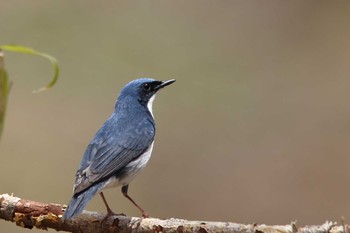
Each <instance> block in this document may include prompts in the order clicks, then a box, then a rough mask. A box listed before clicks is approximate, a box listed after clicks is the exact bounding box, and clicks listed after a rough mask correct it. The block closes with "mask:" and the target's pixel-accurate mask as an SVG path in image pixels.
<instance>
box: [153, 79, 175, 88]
mask: <svg viewBox="0 0 350 233" xmlns="http://www.w3.org/2000/svg"><path fill="white" fill-rule="evenodd" d="M175 81H176V80H175V79H170V80H167V81H163V82H162V83H161V84H160V85H159V86H157V87H156V89H157V90H159V89H162V88H163V87H166V86H168V85H170V84H172V83H174V82H175Z"/></svg>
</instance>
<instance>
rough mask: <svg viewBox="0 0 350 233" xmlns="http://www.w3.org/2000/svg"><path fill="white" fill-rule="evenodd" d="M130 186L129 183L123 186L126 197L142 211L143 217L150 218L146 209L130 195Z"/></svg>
mask: <svg viewBox="0 0 350 233" xmlns="http://www.w3.org/2000/svg"><path fill="white" fill-rule="evenodd" d="M128 188H129V185H125V186H123V187H122V193H123V195H124V197H126V198H128V199H129V200H130V201H131V202H132V203H133V204H134V205H135V206H136V207H137V208H138V209H139V210H140V211H141V213H142V217H144V218H148V217H149V215H148V213H147V212H146V211H145V210H144V209H142V208H141V207H140V206H139V205H138V204H136V202H135V201H134V200H133V199H132V198H131V197H130V196H129V195H128Z"/></svg>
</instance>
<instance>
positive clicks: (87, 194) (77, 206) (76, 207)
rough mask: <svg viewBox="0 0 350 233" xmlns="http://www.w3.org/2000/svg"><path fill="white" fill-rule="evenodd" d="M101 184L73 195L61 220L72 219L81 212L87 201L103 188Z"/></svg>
mask: <svg viewBox="0 0 350 233" xmlns="http://www.w3.org/2000/svg"><path fill="white" fill-rule="evenodd" d="M103 185H104V184H103V183H99V184H96V185H93V186H90V187H89V188H88V189H86V190H84V191H82V192H80V193H77V194H74V195H73V197H72V199H71V200H70V202H69V204H68V206H67V209H66V210H65V211H64V214H63V217H62V219H63V220H65V219H72V218H74V217H76V216H77V215H79V214H81V212H83V210H84V208H85V207H86V205H87V204H88V203H89V201H90V200H91V199H92V198H93V196H95V195H96V193H97V192H99V191H101V189H102V188H103Z"/></svg>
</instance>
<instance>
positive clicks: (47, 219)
mask: <svg viewBox="0 0 350 233" xmlns="http://www.w3.org/2000/svg"><path fill="white" fill-rule="evenodd" d="M65 208H66V206H65V205H59V204H46V203H40V202H36V201H30V200H24V199H21V198H18V197H14V196H11V195H8V194H1V195H0V219H4V220H7V221H10V222H14V223H16V225H18V226H20V227H24V228H30V229H32V228H34V227H36V228H39V229H44V230H47V229H48V228H52V229H55V230H57V231H68V232H73V233H78V232H79V233H102V232H104V233H117V232H118V233H119V232H123V233H124V232H130V233H131V232H133V233H149V232H157V233H159V232H164V233H167V232H179V233H192V232H200V233H207V232H235V233H250V232H251V233H274V232H276V233H277V232H278V233H287V232H288V233H297V232H298V233H313V232H315V233H316V232H317V233H322V232H324V233H329V232H331V233H337V232H349V230H350V227H349V226H348V225H337V224H336V223H332V222H326V223H324V224H322V225H319V226H306V227H302V228H297V226H296V224H295V223H291V224H288V225H284V226H267V225H264V224H261V225H258V224H246V225H245V224H238V223H230V222H210V221H188V220H184V219H175V218H171V219H166V220H162V219H157V218H137V217H126V216H112V217H109V218H108V219H105V220H104V217H105V215H104V214H101V213H96V212H88V211H84V212H83V213H82V214H81V215H80V216H79V217H77V218H76V219H75V220H68V221H67V220H66V221H62V220H61V217H62V214H63V211H64V209H65Z"/></svg>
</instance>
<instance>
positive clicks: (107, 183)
mask: <svg viewBox="0 0 350 233" xmlns="http://www.w3.org/2000/svg"><path fill="white" fill-rule="evenodd" d="M173 82H175V80H174V79H172V80H168V81H156V80H154V79H149V78H141V79H136V80H134V81H131V82H130V83H128V84H127V85H126V86H125V87H124V88H123V90H122V91H121V93H120V95H119V97H118V99H117V102H116V104H115V110H114V112H113V113H112V115H111V116H110V117H109V118H108V119H107V121H106V122H105V123H104V124H103V125H102V127H101V128H100V129H99V130H98V132H97V133H96V135H95V137H94V138H93V139H92V141H91V142H90V144H89V145H88V146H87V148H86V150H85V153H84V156H83V159H82V160H81V162H80V165H79V168H78V170H77V172H76V180H75V184H74V187H73V193H74V194H73V197H72V199H71V200H70V202H69V204H68V206H67V208H66V210H65V212H64V214H63V217H62V219H72V218H74V217H76V216H77V215H79V214H80V213H81V212H83V210H84V208H85V206H86V205H87V204H88V202H89V201H90V200H91V199H92V197H93V196H95V195H96V194H97V193H99V194H100V195H101V197H102V200H103V202H104V204H105V206H106V208H107V216H106V217H108V216H110V215H113V214H114V213H113V211H112V210H111V209H110V208H109V206H108V204H107V201H106V199H105V197H104V195H103V192H102V190H103V189H105V188H110V187H115V186H122V189H121V191H122V193H123V195H124V196H125V197H126V198H128V199H129V200H130V201H131V202H132V203H133V204H134V205H135V206H136V207H137V208H138V209H139V210H140V211H141V212H142V216H143V217H148V214H147V212H146V211H145V210H144V209H142V208H141V207H140V206H139V205H138V204H136V202H135V201H134V200H133V199H132V198H131V197H130V196H129V195H128V187H129V183H130V182H131V181H132V180H133V179H134V178H135V176H136V175H137V174H138V173H139V172H140V171H141V170H142V169H143V168H144V167H145V166H146V164H147V162H148V160H149V159H150V157H151V153H152V149H153V143H154V136H155V131H156V128H155V122H154V118H153V113H152V103H153V100H154V97H155V96H156V93H157V92H158V91H159V90H160V89H162V88H163V87H165V86H168V85H170V84H172V83H173Z"/></svg>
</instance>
